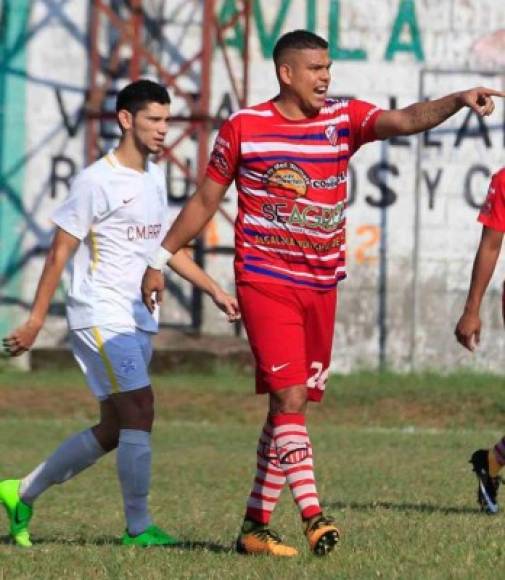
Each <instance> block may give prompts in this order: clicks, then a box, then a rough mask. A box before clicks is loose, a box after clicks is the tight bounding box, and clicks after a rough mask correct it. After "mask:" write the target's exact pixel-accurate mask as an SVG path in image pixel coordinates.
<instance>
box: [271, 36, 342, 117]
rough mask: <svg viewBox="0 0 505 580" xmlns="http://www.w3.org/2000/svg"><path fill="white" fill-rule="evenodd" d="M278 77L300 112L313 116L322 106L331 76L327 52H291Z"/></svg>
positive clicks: (309, 50) (304, 50) (310, 49)
mask: <svg viewBox="0 0 505 580" xmlns="http://www.w3.org/2000/svg"><path fill="white" fill-rule="evenodd" d="M286 61H287V62H286V64H285V65H281V67H280V77H281V80H282V82H283V83H284V85H286V86H287V88H288V90H289V92H290V94H291V96H292V98H293V99H294V100H295V101H296V102H297V104H298V106H299V107H300V109H301V111H302V112H303V113H304V114H306V115H308V116H312V115H315V114H317V113H318V112H319V109H321V107H323V106H324V101H325V99H326V97H327V94H328V87H329V85H330V80H331V75H330V66H331V60H330V58H329V56H328V51H327V50H326V49H319V48H315V49H313V48H307V49H303V50H292V51H290V53H289V54H288V57H287V59H286Z"/></svg>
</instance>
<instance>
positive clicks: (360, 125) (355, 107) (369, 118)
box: [349, 99, 383, 155]
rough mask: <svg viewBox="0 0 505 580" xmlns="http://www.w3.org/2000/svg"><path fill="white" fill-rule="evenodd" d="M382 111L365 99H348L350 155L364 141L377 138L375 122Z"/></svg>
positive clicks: (367, 141)
mask: <svg viewBox="0 0 505 580" xmlns="http://www.w3.org/2000/svg"><path fill="white" fill-rule="evenodd" d="M382 112H383V109H381V108H380V107H377V106H375V105H372V104H371V103H367V102H366V101H358V100H356V99H353V100H351V101H349V123H350V144H351V151H350V154H351V155H352V154H353V153H356V151H357V150H358V149H359V148H360V147H361V146H362V145H364V144H365V143H369V142H370V141H376V140H377V139H378V137H377V134H376V133H375V122H376V121H377V117H378V116H379V115H380V114H381V113H382Z"/></svg>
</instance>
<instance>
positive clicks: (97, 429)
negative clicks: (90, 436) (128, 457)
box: [93, 421, 119, 452]
mask: <svg viewBox="0 0 505 580" xmlns="http://www.w3.org/2000/svg"><path fill="white" fill-rule="evenodd" d="M93 433H94V435H95V437H96V439H97V441H98V443H100V446H101V447H102V449H103V450H104V451H106V452H109V451H113V450H114V449H116V447H117V446H118V442H119V421H101V422H100V423H98V425H95V426H94V427H93Z"/></svg>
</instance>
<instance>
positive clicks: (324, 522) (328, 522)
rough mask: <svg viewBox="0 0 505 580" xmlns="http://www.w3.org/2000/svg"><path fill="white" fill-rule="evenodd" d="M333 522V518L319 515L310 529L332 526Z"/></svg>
mask: <svg viewBox="0 0 505 580" xmlns="http://www.w3.org/2000/svg"><path fill="white" fill-rule="evenodd" d="M334 524H335V520H334V519H333V518H330V517H327V516H321V517H320V518H319V519H318V520H316V521H315V522H314V523H313V524H312V525H311V526H310V529H311V530H317V529H319V528H321V527H323V526H332V525H334Z"/></svg>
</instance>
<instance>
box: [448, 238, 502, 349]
mask: <svg viewBox="0 0 505 580" xmlns="http://www.w3.org/2000/svg"><path fill="white" fill-rule="evenodd" d="M502 240H503V232H500V231H497V230H493V229H491V228H488V227H486V226H484V227H483V229H482V238H481V241H480V244H479V249H478V250H477V254H476V256H475V260H474V263H473V270H472V279H471V282H470V288H469V290H468V297H467V299H466V304H465V309H464V311H463V314H462V315H461V318H460V319H459V321H458V323H457V325H456V329H455V331H454V334H455V335H456V339H457V341H458V342H459V343H460V344H461V345H463V346H464V347H465V348H467V349H468V350H470V351H474V350H475V348H476V346H478V344H479V342H480V332H481V326H482V323H481V320H480V306H481V303H482V298H483V297H484V293H485V292H486V289H487V287H488V285H489V281H490V280H491V276H492V275H493V272H494V269H495V266H496V261H497V260H498V256H499V255H500V250H501V245H502Z"/></svg>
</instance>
